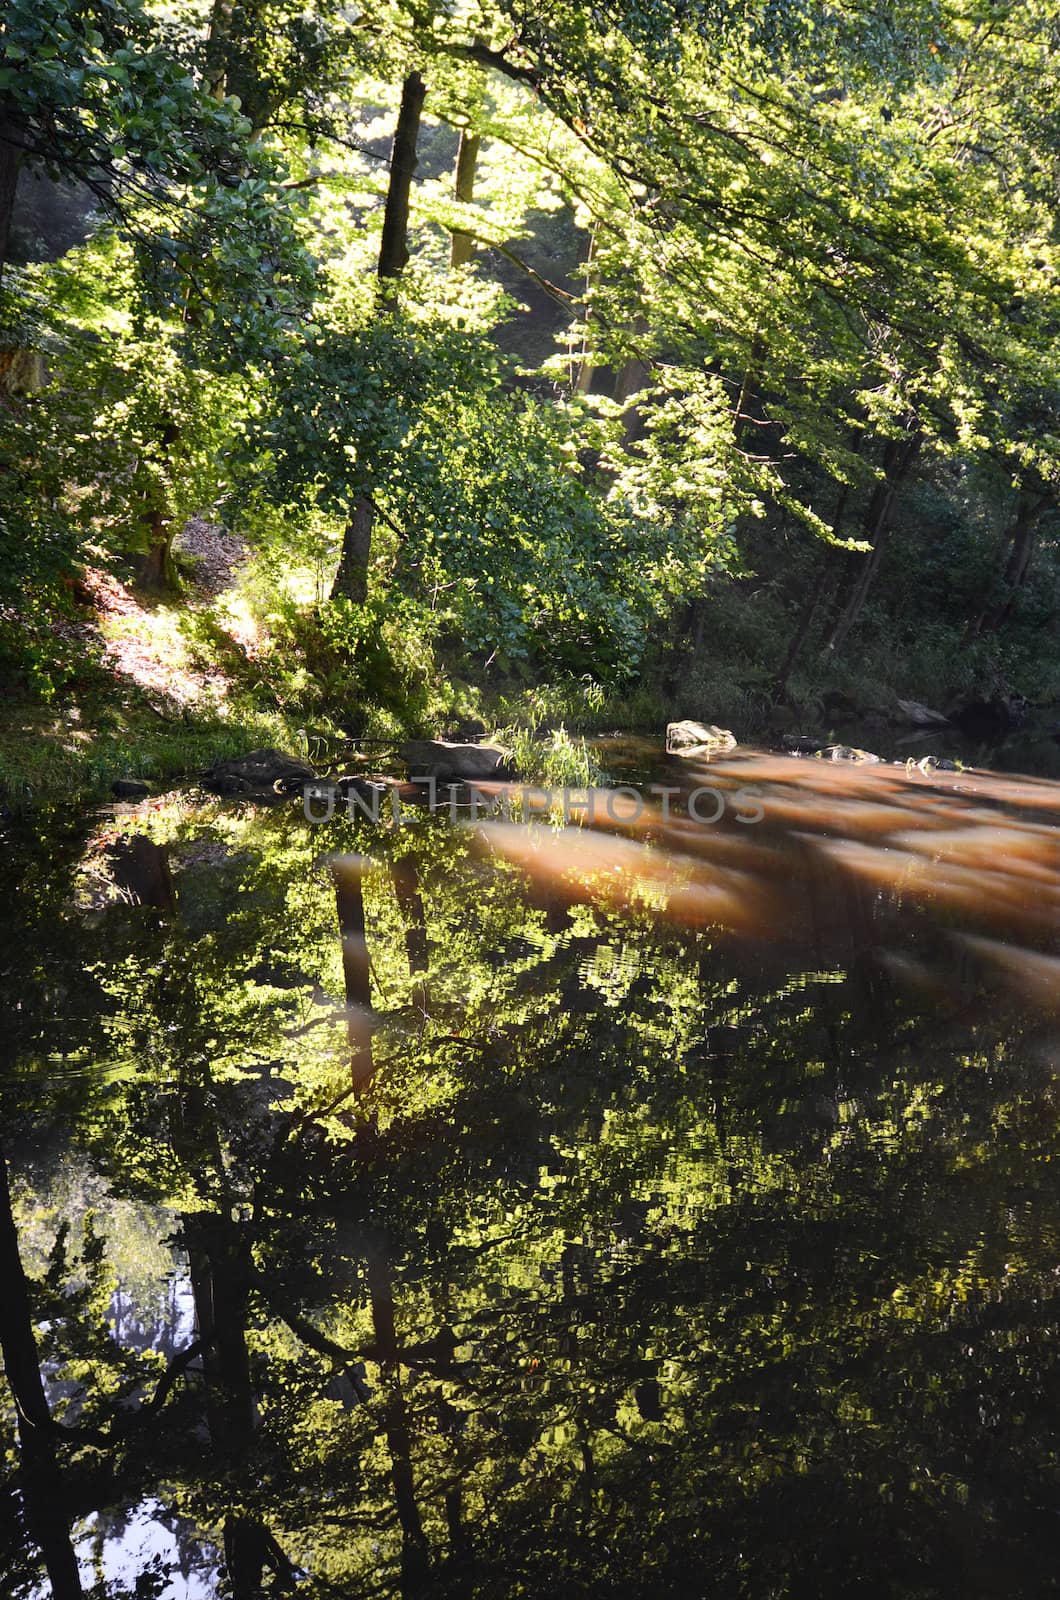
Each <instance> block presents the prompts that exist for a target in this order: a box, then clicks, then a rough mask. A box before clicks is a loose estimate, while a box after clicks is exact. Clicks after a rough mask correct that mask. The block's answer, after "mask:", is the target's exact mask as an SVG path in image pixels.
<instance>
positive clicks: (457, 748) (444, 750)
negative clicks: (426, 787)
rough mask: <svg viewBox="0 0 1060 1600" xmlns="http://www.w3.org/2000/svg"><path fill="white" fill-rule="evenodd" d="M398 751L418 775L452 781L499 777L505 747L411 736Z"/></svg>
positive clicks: (413, 775) (411, 770) (415, 777)
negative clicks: (456, 742)
mask: <svg viewBox="0 0 1060 1600" xmlns="http://www.w3.org/2000/svg"><path fill="white" fill-rule="evenodd" d="M398 754H399V755H400V757H401V759H402V761H404V762H405V764H406V765H407V767H408V769H409V777H410V778H411V779H412V781H413V782H415V781H416V779H417V778H438V779H440V780H441V781H442V782H451V781H453V780H454V779H458V778H470V779H472V780H474V779H476V778H497V777H500V776H502V771H503V767H504V763H505V761H506V760H507V758H508V752H507V750H502V749H501V748H500V746H499V745H495V744H455V743H450V742H449V741H448V740H447V739H410V740H409V741H408V743H407V744H403V745H402V746H401V749H400V750H399V752H398Z"/></svg>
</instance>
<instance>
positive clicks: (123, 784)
mask: <svg viewBox="0 0 1060 1600" xmlns="http://www.w3.org/2000/svg"><path fill="white" fill-rule="evenodd" d="M110 792H111V794H112V795H113V796H114V798H115V799H116V800H142V799H143V798H144V796H145V795H148V794H150V793H151V785H150V784H149V783H144V781H143V779H142V778H115V780H114V782H113V783H112V784H111V786H110Z"/></svg>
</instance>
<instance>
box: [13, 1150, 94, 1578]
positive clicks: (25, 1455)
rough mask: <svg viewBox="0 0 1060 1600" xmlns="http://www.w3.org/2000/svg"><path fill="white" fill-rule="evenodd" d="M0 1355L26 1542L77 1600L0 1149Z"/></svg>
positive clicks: (75, 1574) (74, 1567)
mask: <svg viewBox="0 0 1060 1600" xmlns="http://www.w3.org/2000/svg"><path fill="white" fill-rule="evenodd" d="M0 1351H2V1352H3V1358H4V1372H5V1374H6V1376H7V1382H8V1387H9V1388H10V1390H11V1396H12V1399H13V1400H14V1402H15V1412H16V1415H17V1417H18V1442H19V1455H20V1469H21V1470H20V1486H21V1489H22V1499H23V1503H24V1505H25V1509H26V1523H27V1526H28V1530H29V1534H30V1537H31V1538H32V1539H33V1542H34V1543H35V1544H36V1545H37V1546H38V1547H39V1549H40V1552H41V1554H42V1555H43V1557H44V1565H45V1568H46V1570H47V1573H48V1581H49V1583H50V1584H51V1591H52V1595H53V1597H54V1600H78V1597H79V1596H80V1595H81V1592H82V1590H81V1579H80V1576H79V1573H78V1567H77V1557H76V1556H75V1555H74V1550H73V1546H72V1544H71V1543H70V1528H69V1523H68V1521H67V1517H66V1512H65V1496H64V1493H63V1485H62V1479H61V1475H60V1472H59V1467H58V1463H57V1461H56V1459H55V1424H54V1422H53V1421H52V1414H51V1410H50V1408H49V1406H48V1398H47V1396H46V1394H45V1392H44V1384H43V1382H42V1380H41V1375H40V1359H39V1357H38V1354H37V1340H36V1337H35V1335H34V1332H33V1313H32V1310H31V1308H30V1303H29V1288H28V1285H27V1283H26V1275H25V1273H24V1271H23V1270H22V1257H21V1255H20V1253H19V1246H18V1231H17V1229H16V1227H15V1218H14V1215H13V1213H12V1209H11V1190H10V1188H9V1186H8V1181H7V1161H6V1158H5V1156H4V1151H3V1149H2V1147H0Z"/></svg>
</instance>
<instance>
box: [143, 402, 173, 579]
mask: <svg viewBox="0 0 1060 1600" xmlns="http://www.w3.org/2000/svg"><path fill="white" fill-rule="evenodd" d="M179 440H180V428H179V427H178V426H177V424H176V423H175V422H173V421H166V422H163V424H162V426H161V428H160V430H159V435H158V446H159V450H160V452H161V453H162V454H163V455H166V454H168V453H169V452H171V451H172V450H173V447H174V446H175V445H176V444H177V443H178V442H179ZM143 527H144V529H145V531H146V534H147V549H146V551H144V552H143V553H142V554H140V555H137V556H134V557H133V561H132V565H133V569H134V571H135V573H136V578H137V581H138V582H139V583H140V585H141V586H142V587H143V588H145V589H175V588H176V586H177V573H176V568H175V566H174V564H173V540H174V538H175V537H176V533H177V529H176V526H175V525H174V522H173V518H172V516H171V514H170V507H169V505H168V504H167V503H166V497H165V494H164V492H163V490H162V489H160V488H159V487H158V485H157V484H155V483H149V485H148V487H147V490H146V493H145V496H144V507H143Z"/></svg>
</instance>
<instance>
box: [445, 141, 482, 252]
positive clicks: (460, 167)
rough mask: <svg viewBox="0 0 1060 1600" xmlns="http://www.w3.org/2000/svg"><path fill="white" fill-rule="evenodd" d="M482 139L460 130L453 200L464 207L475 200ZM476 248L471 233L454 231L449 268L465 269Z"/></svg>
mask: <svg viewBox="0 0 1060 1600" xmlns="http://www.w3.org/2000/svg"><path fill="white" fill-rule="evenodd" d="M481 142H482V141H481V139H480V137H479V135H478V134H477V133H472V131H471V129H470V128H462V129H461V130H460V147H459V149H458V150H457V153H456V175H455V178H454V180H453V198H454V199H455V200H459V201H460V203H461V204H462V205H470V204H471V202H472V200H473V199H474V198H475V172H476V170H477V168H478V152H479V145H480V144H481ZM474 248H475V241H474V240H473V239H472V237H471V235H470V234H469V233H461V232H460V231H459V230H458V229H454V230H453V242H452V244H451V246H450V248H449V266H450V267H451V268H453V269H455V268H457V267H465V266H467V263H468V262H469V261H470V260H471V256H472V253H473V251H474Z"/></svg>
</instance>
